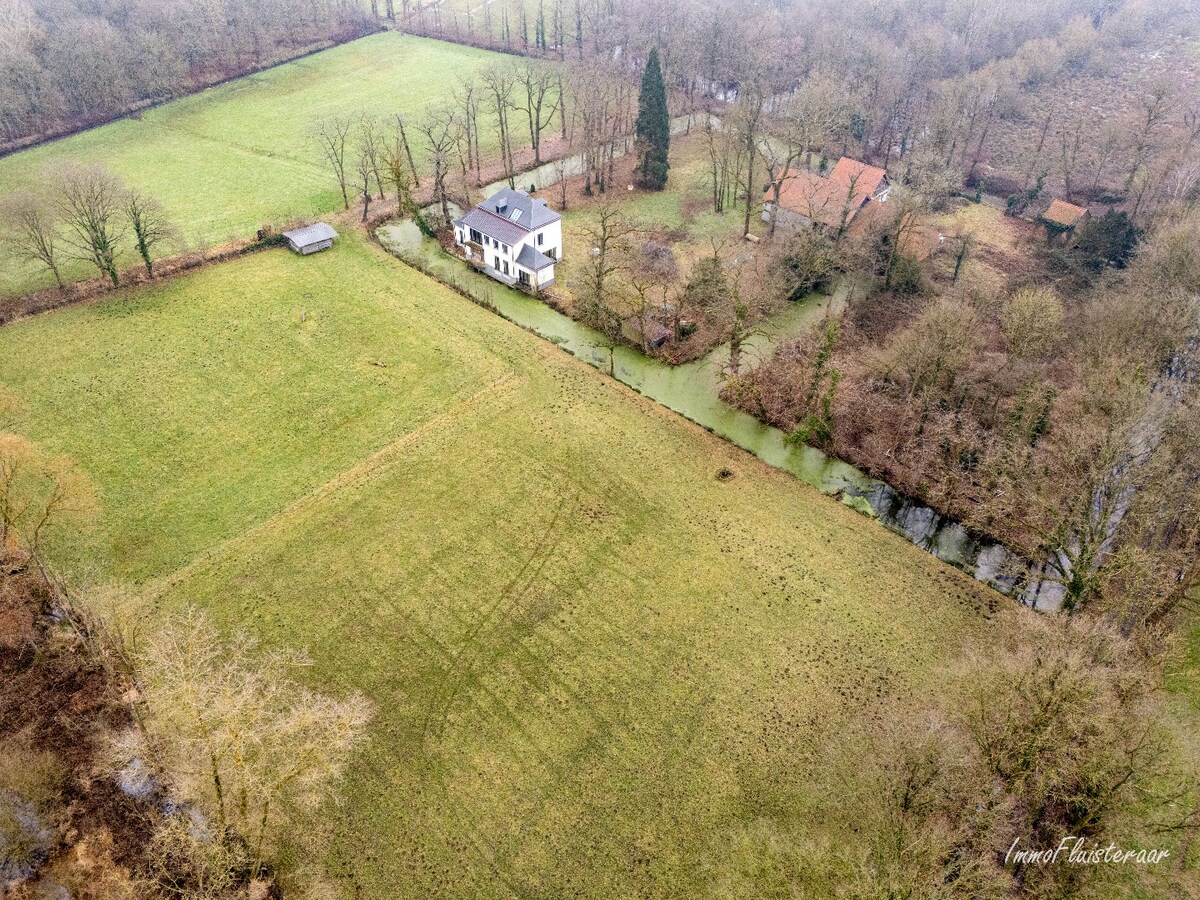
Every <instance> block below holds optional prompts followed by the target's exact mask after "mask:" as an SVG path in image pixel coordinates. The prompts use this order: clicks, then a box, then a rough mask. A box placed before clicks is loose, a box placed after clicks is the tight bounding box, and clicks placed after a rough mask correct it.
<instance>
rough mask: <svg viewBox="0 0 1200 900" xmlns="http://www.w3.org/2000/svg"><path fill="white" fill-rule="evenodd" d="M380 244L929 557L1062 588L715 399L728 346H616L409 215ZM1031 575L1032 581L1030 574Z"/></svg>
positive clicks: (828, 304) (1044, 603) (776, 336)
mask: <svg viewBox="0 0 1200 900" xmlns="http://www.w3.org/2000/svg"><path fill="white" fill-rule="evenodd" d="M376 235H377V237H378V238H379V241H380V243H381V244H382V245H383V246H384V248H385V249H387V250H388V251H389V252H390V253H392V254H393V255H395V256H397V257H399V258H400V259H402V260H404V261H406V262H409V263H410V264H412V265H414V266H416V267H417V268H419V269H421V270H423V271H425V272H427V273H429V274H431V275H433V276H435V277H437V278H439V279H441V280H442V281H444V282H446V283H448V284H450V285H453V286H454V287H457V288H459V289H460V290H463V291H466V292H467V293H469V294H470V295H471V296H473V297H475V298H476V299H478V300H481V301H484V302H486V303H488V304H490V305H491V306H493V307H494V308H495V309H496V311H497V312H498V313H499V314H500V315H501V316H503V317H504V318H505V319H508V320H509V321H511V322H513V323H515V324H517V325H520V326H521V327H522V328H525V329H527V330H529V331H532V332H534V333H535V334H537V335H539V336H541V337H542V338H544V339H546V340H548V341H550V342H552V343H554V344H557V345H558V346H559V347H561V348H562V349H564V350H566V351H567V352H568V353H571V354H572V355H574V356H576V357H578V358H579V359H581V360H583V361H584V362H586V363H588V364H589V365H592V366H594V367H596V368H597V369H599V370H601V371H603V372H606V373H609V374H611V375H612V377H614V378H615V379H616V380H618V381H620V382H621V383H622V384H625V385H627V386H628V387H630V388H632V389H633V390H635V391H637V392H638V393H640V394H642V395H644V396H646V397H648V398H650V399H651V400H654V401H655V402H656V403H658V404H660V405H662V406H665V407H666V408H668V409H670V410H672V411H674V412H676V413H678V414H679V415H681V416H684V417H685V418H687V419H690V420H691V421H693V422H695V423H696V424H698V425H700V426H701V427H703V428H705V429H707V430H708V431H711V432H712V433H713V434H716V435H718V436H719V437H722V438H725V439H726V440H728V441H730V442H731V443H734V444H736V445H737V446H739V447H741V448H742V449H743V450H746V451H748V452H750V453H753V454H754V455H755V456H757V457H758V458H759V459H761V460H763V461H764V462H766V463H768V464H770V465H772V466H775V467H776V468H778V469H782V470H784V471H785V472H789V473H791V474H792V475H794V476H796V477H797V478H799V479H800V480H801V481H803V482H805V483H806V484H809V485H811V486H812V487H815V488H816V489H817V490H819V491H821V492H822V493H825V494H829V495H834V496H838V497H840V498H841V500H842V502H843V503H845V504H846V505H847V506H850V507H852V508H854V509H856V510H858V511H859V512H861V513H864V514H865V515H869V516H871V517H872V518H877V519H878V520H879V522H880V523H882V524H883V525H884V526H885V527H887V528H888V529H889V530H891V531H894V532H895V533H897V534H900V535H903V536H904V537H905V538H907V539H908V540H909V541H911V542H912V543H913V544H915V545H916V546H918V547H920V548H921V549H923V550H925V551H927V552H928V553H931V554H932V555H933V556H935V557H937V558H938V559H940V560H942V561H943V562H945V563H948V564H950V565H952V566H955V567H956V568H959V569H961V570H963V571H964V572H967V573H969V574H970V575H972V576H973V577H974V578H976V579H978V580H979V581H982V582H984V583H986V584H988V585H990V586H992V587H993V588H995V589H996V590H998V591H1000V592H1001V593H1004V594H1007V595H1010V596H1013V597H1014V598H1015V599H1017V600H1019V601H1020V602H1022V603H1025V604H1026V605H1028V606H1032V607H1034V608H1035V609H1039V610H1044V611H1050V610H1055V609H1057V608H1058V604H1059V601H1060V599H1061V594H1060V593H1059V592H1056V591H1054V590H1053V589H1052V588H1055V587H1058V585H1057V584H1053V585H1052V584H1051V583H1050V582H1048V581H1046V582H1045V583H1043V581H1044V579H1043V578H1042V577H1041V574H1040V573H1039V572H1036V571H1034V572H1031V567H1030V564H1029V563H1028V562H1027V561H1026V560H1024V559H1023V558H1021V557H1020V556H1018V555H1017V554H1015V553H1013V552H1012V551H1010V550H1008V549H1007V548H1006V547H1004V546H1003V545H1002V544H999V543H996V542H995V541H992V540H990V539H988V538H986V537H983V536H981V535H979V534H976V533H974V532H972V531H971V530H970V529H968V528H966V527H965V526H963V525H961V524H960V523H958V522H956V521H954V520H952V519H949V518H947V517H946V516H943V515H941V514H940V513H938V512H936V511H935V510H933V509H931V508H930V507H928V506H926V505H925V504H924V503H921V502H920V501H917V500H914V499H912V498H909V497H905V496H903V495H902V494H900V493H898V492H897V491H896V490H894V489H893V488H892V487H891V486H890V485H888V484H886V483H884V482H882V481H879V480H878V479H875V478H871V477H870V476H868V475H866V474H865V473H863V472H862V471H860V470H859V469H857V468H855V467H854V466H852V465H850V464H849V463H846V462H842V461H841V460H838V459H835V458H833V457H831V456H828V455H827V454H825V453H823V452H821V451H820V450H818V449H816V448H815V447H807V446H801V447H796V446H792V445H790V444H788V442H787V435H786V433H785V432H783V431H782V430H780V429H778V428H776V427H774V426H772V425H767V424H765V423H764V422H761V421H760V420H758V419H756V418H755V417H754V416H751V415H750V414H748V413H745V412H742V411H741V410H738V409H734V408H733V407H732V406H730V405H729V404H727V403H725V402H724V401H723V400H721V398H720V396H719V390H720V387H721V370H722V368H723V367H724V365H725V362H726V361H727V359H728V356H729V347H728V346H722V347H718V348H716V349H715V350H713V351H712V352H710V353H709V354H708V355H707V356H705V357H703V358H701V359H698V360H695V361H694V362H690V363H686V364H684V365H680V366H671V365H668V364H667V363H664V362H661V361H660V360H657V359H651V358H649V357H647V356H644V355H643V354H641V353H640V352H638V351H637V350H635V349H633V348H631V347H626V346H624V345H620V344H618V345H615V346H614V345H613V343H612V342H611V341H609V340H608V339H607V338H605V337H604V336H603V335H601V334H600V333H599V332H597V331H594V330H592V329H591V328H588V327H587V326H585V325H582V324H580V323H579V322H576V321H575V320H574V319H571V318H569V317H568V316H565V315H563V314H562V313H559V312H557V311H555V310H553V309H551V308H550V307H549V306H547V305H546V304H545V303H543V302H542V301H540V300H538V299H536V298H534V297H531V296H529V295H527V294H523V293H521V292H520V291H516V290H513V289H510V288H506V287H505V286H504V285H502V284H500V283H499V282H496V281H493V280H492V279H490V278H488V277H487V276H486V275H482V274H479V273H477V272H475V271H474V270H473V269H471V268H470V267H468V266H466V265H465V264H464V263H463V262H462V261H461V260H458V259H456V258H454V257H452V256H449V255H447V254H446V253H444V252H443V251H442V249H441V248H440V247H439V246H438V245H437V242H436V241H433V240H432V239H430V238H426V237H423V236H422V235H421V233H420V231H419V230H418V229H417V227H416V225H414V224H413V223H411V222H407V221H405V222H397V223H393V224H388V225H384V226H381V227H380V228H379V229H378V231H377V232H376ZM840 303H841V298H840V297H838V296H836V295H835V296H833V297H829V296H824V295H819V294H814V295H811V296H809V297H807V298H806V299H804V300H803V301H800V302H797V303H789V304H788V305H787V306H786V307H784V308H783V309H782V310H780V311H779V312H777V313H776V314H775V315H773V316H772V317H771V318H770V319H768V320H767V321H766V322H764V323H762V324H760V326H759V327H758V329H757V330H756V332H755V333H754V334H753V335H752V336H751V337H750V338H748V339H747V340H746V341H745V342H744V344H743V357H744V359H745V360H746V362H747V363H750V364H753V363H755V362H757V361H758V360H761V359H765V358H766V357H767V356H768V355H769V354H770V353H771V352H772V351H773V350H774V348H775V347H776V346H777V345H778V344H779V343H781V342H782V341H784V340H786V339H787V338H789V337H792V336H794V335H797V334H800V333H802V332H803V331H805V330H806V329H809V328H811V327H812V326H813V325H814V324H815V323H816V322H818V321H820V319H821V318H822V317H823V316H824V315H825V314H826V313H827V312H829V311H837V309H838V308H839V307H840ZM1027 580H1028V582H1029V583H1028V584H1026V581H1027Z"/></svg>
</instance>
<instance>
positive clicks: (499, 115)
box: [480, 63, 517, 179]
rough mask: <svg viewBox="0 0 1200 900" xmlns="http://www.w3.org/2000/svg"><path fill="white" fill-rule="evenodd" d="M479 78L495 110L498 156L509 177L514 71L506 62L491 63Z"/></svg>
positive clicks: (510, 176) (511, 160)
mask: <svg viewBox="0 0 1200 900" xmlns="http://www.w3.org/2000/svg"><path fill="white" fill-rule="evenodd" d="M480 78H481V79H482V81H483V86H484V87H485V88H486V89H487V91H488V92H489V93H490V95H491V98H492V106H493V109H494V110H495V112H496V134H497V136H498V137H499V138H500V158H501V159H502V160H503V162H504V175H505V177H506V178H509V179H511V178H512V175H513V167H514V163H513V139H512V131H511V129H510V128H509V124H508V114H509V112H510V111H511V110H513V109H515V108H516V107H515V106H514V105H513V93H514V91H515V90H516V86H517V76H516V72H515V70H514V69H513V67H512V66H510V65H508V64H500V63H493V64H492V65H489V66H488V67H487V68H485V69H484V70H483V72H482V73H481V75H480Z"/></svg>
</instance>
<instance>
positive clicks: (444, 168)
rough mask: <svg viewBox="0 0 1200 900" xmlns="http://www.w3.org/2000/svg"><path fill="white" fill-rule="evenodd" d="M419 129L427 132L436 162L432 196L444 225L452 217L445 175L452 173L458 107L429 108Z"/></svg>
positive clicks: (427, 138) (457, 129) (418, 126)
mask: <svg viewBox="0 0 1200 900" xmlns="http://www.w3.org/2000/svg"><path fill="white" fill-rule="evenodd" d="M417 130H418V131H420V132H421V134H423V135H424V136H425V142H426V145H427V146H428V147H429V155H430V159H431V161H432V162H433V200H434V202H435V203H437V204H438V205H440V206H441V209H442V225H446V224H447V223H448V222H449V221H450V198H449V196H448V195H447V192H446V177H447V176H448V175H449V174H450V165H451V160H452V154H453V153H454V150H455V147H456V146H457V145H458V139H459V134H458V133H459V130H460V125H459V122H458V117H457V116H456V115H455V111H454V109H453V108H452V107H449V106H436V107H432V108H430V109H428V110H426V112H425V115H424V116H422V118H421V121H420V122H419V123H418V124H417Z"/></svg>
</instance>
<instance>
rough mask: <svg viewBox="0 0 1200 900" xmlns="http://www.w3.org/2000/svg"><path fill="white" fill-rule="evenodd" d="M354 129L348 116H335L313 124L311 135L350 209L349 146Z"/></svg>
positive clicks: (344, 201)
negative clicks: (347, 165) (331, 170)
mask: <svg viewBox="0 0 1200 900" xmlns="http://www.w3.org/2000/svg"><path fill="white" fill-rule="evenodd" d="M353 129H354V120H353V119H350V118H347V117H346V116H333V117H331V118H328V119H322V120H320V121H319V122H316V123H314V124H313V126H312V129H311V132H310V133H311V135H312V140H313V142H314V143H315V144H316V145H317V148H318V149H319V150H320V151H321V155H322V156H323V157H325V161H326V162H328V163H329V165H330V167H331V168H332V169H333V174H334V176H335V177H336V178H337V182H338V187H339V188H341V191H342V203H343V204H344V206H345V208H346V209H349V208H350V189H349V183H348V178H349V171H348V170H347V167H346V152H347V144H348V143H349V139H350V132H351V131H352V130H353Z"/></svg>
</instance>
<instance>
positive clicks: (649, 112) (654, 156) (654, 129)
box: [636, 49, 671, 191]
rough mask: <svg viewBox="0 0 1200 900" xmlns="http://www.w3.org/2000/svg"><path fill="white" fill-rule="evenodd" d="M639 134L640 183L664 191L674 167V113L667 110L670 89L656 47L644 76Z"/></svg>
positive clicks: (639, 104)
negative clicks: (672, 140) (672, 128)
mask: <svg viewBox="0 0 1200 900" xmlns="http://www.w3.org/2000/svg"><path fill="white" fill-rule="evenodd" d="M636 134H637V141H638V165H637V172H636V178H637V182H638V184H639V185H640V186H642V187H646V188H650V189H651V190H655V191H661V190H662V189H663V188H664V187H666V186H667V170H668V169H670V168H671V163H670V161H669V160H668V158H667V154H668V152H669V150H670V148H671V116H670V113H668V112H667V88H666V85H665V84H664V83H663V75H662V67H661V66H659V64H658V50H657V49H654V50H651V51H650V58H649V59H647V60H646V71H645V73H644V74H643V75H642V91H641V93H640V94H639V95H638V117H637V126H636Z"/></svg>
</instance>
